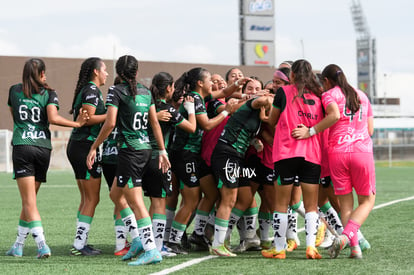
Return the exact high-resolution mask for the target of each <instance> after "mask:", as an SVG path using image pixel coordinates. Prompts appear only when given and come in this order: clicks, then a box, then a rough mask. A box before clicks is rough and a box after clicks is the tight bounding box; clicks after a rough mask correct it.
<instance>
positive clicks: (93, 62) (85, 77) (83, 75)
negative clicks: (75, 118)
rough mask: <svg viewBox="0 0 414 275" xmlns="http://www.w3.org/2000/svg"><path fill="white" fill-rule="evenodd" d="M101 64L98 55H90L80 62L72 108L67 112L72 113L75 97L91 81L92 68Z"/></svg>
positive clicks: (97, 67) (98, 67) (97, 68)
mask: <svg viewBox="0 0 414 275" xmlns="http://www.w3.org/2000/svg"><path fill="white" fill-rule="evenodd" d="M101 66H102V59H100V58H99V57H90V58H88V59H86V60H85V61H83V62H82V65H81V69H80V71H79V77H78V83H77V84H76V88H75V94H74V96H73V102H72V109H70V111H69V113H70V114H73V112H74V108H75V101H76V97H77V96H78V94H79V93H80V91H81V90H82V88H83V87H84V86H85V85H86V84H88V82H89V81H91V79H92V77H93V73H94V70H98V71H99V70H100V69H101Z"/></svg>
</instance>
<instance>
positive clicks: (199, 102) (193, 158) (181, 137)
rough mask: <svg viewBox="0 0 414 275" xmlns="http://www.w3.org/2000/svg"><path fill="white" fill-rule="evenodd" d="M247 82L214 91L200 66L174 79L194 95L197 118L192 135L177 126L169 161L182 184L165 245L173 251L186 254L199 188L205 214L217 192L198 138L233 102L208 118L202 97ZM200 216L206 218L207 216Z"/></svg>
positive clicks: (218, 95)
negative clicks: (183, 242) (185, 239)
mask: <svg viewBox="0 0 414 275" xmlns="http://www.w3.org/2000/svg"><path fill="white" fill-rule="evenodd" d="M246 81H247V79H241V80H239V82H237V85H236V84H235V85H232V87H231V88H229V87H228V89H224V90H219V91H215V92H213V91H212V85H213V83H212V81H211V74H210V72H208V71H207V70H206V69H203V68H193V69H191V70H190V71H188V72H185V73H184V74H183V75H182V76H181V77H180V78H179V79H178V80H177V82H176V84H177V86H176V89H177V90H179V91H180V90H184V92H185V93H187V95H188V96H191V97H193V98H194V106H195V114H196V120H197V129H196V131H195V133H193V134H190V133H188V132H186V131H184V130H182V129H180V128H176V129H175V134H174V142H173V143H172V145H171V151H170V156H171V160H172V162H173V164H174V165H173V166H172V171H173V172H174V174H175V176H176V177H177V179H178V180H179V182H180V186H182V189H181V196H182V205H181V207H180V209H179V210H178V212H177V213H176V215H175V218H174V221H173V223H172V227H171V231H170V237H169V242H168V244H167V247H168V248H170V249H171V250H172V252H174V253H176V254H187V252H186V251H185V250H184V249H183V248H182V247H181V245H180V243H181V239H182V237H183V234H184V232H185V229H186V227H187V223H188V221H189V219H190V217H191V215H192V213H193V212H194V210H195V209H196V208H197V205H198V203H199V201H200V196H201V189H203V193H204V195H205V197H208V198H209V199H208V203H206V204H205V206H204V207H203V209H201V208H200V207H199V210H202V211H204V212H206V213H209V212H210V210H211V209H212V208H213V205H214V203H215V201H216V200H217V195H218V192H217V189H216V187H215V186H213V185H212V184H211V183H210V181H209V179H210V178H212V177H209V175H210V174H211V172H210V170H209V168H208V167H207V165H206V164H205V162H204V160H203V159H202V158H201V155H200V152H201V139H202V135H203V131H209V130H211V129H213V128H214V127H216V126H217V125H219V124H220V123H221V122H222V121H223V120H224V119H225V118H226V117H227V116H228V114H229V113H230V112H231V111H232V106H233V104H226V107H225V110H224V111H223V112H221V113H220V115H218V116H216V117H214V118H212V119H209V118H208V116H207V114H206V107H205V100H210V99H212V98H222V97H227V96H229V95H230V94H231V93H233V92H234V91H236V90H237V89H238V88H239V86H240V85H242V84H244V82H246ZM179 112H180V113H181V114H182V115H183V116H184V117H188V113H187V111H186V110H185V109H184V107H180V109H179ZM204 187H206V188H204ZM203 216H204V219H205V220H207V218H208V215H203ZM196 222H197V221H196ZM204 224H205V223H204Z"/></svg>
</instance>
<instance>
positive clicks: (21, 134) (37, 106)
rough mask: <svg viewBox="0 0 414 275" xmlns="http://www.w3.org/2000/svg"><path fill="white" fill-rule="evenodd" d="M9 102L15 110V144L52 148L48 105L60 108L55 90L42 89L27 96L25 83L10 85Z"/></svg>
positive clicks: (13, 142)
mask: <svg viewBox="0 0 414 275" xmlns="http://www.w3.org/2000/svg"><path fill="white" fill-rule="evenodd" d="M7 104H8V105H9V107H11V108H12V111H13V122H14V128H13V141H12V144H13V145H32V146H39V147H44V148H48V149H52V144H51V141H50V131H49V121H48V117H47V110H46V107H47V106H48V105H50V104H53V105H55V106H56V107H57V108H58V109H59V100H58V97H57V94H56V92H55V91H47V90H45V89H44V90H42V91H41V92H40V93H33V94H32V98H27V97H26V96H25V95H24V93H23V85H22V84H16V85H13V86H12V87H10V90H9V99H8V102H7Z"/></svg>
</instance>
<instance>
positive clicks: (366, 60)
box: [351, 0, 377, 100]
mask: <svg viewBox="0 0 414 275" xmlns="http://www.w3.org/2000/svg"><path fill="white" fill-rule="evenodd" d="M351 14H352V21H353V22H354V27H355V31H356V33H357V41H356V42H357V71H358V88H359V89H360V90H362V91H364V92H365V93H366V94H367V95H368V97H369V98H370V99H371V100H372V99H374V98H376V97H377V92H376V59H377V57H376V46H375V39H371V34H370V31H369V28H368V24H367V20H366V19H365V16H364V13H363V11H362V6H361V3H360V2H359V0H352V1H351Z"/></svg>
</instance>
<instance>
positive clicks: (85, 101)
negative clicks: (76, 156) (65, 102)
mask: <svg viewBox="0 0 414 275" xmlns="http://www.w3.org/2000/svg"><path fill="white" fill-rule="evenodd" d="M83 105H90V106H93V107H95V115H102V114H105V113H106V108H105V103H104V101H103V97H102V93H101V91H100V90H99V88H98V87H97V86H96V85H95V84H94V83H93V82H89V83H88V84H87V85H85V87H83V88H82V89H81V91H80V92H79V94H78V95H77V96H76V99H75V104H74V106H73V120H74V121H76V119H77V117H78V115H79V109H80V108H82V106H83ZM101 127H102V123H100V124H95V125H91V126H87V125H84V126H82V127H80V128H74V129H73V131H72V134H71V136H70V138H71V139H73V140H78V141H85V140H89V141H95V139H96V137H97V136H98V134H99V131H100V130H101Z"/></svg>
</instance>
